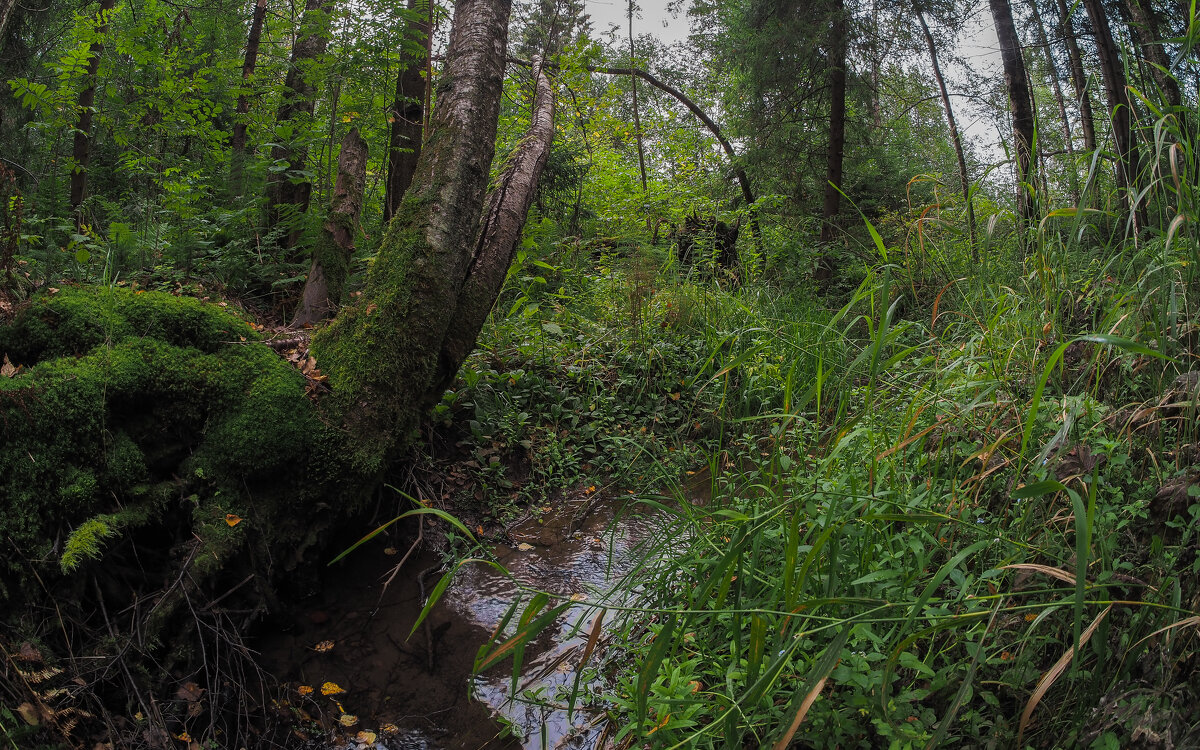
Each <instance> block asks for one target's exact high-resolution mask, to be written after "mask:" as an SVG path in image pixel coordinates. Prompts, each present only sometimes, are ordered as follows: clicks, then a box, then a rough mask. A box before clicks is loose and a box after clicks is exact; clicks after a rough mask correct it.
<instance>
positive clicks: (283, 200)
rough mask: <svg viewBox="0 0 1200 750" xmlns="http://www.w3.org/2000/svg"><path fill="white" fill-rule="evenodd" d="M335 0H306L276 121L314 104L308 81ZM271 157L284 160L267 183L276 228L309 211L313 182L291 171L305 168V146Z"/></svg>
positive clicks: (307, 113)
mask: <svg viewBox="0 0 1200 750" xmlns="http://www.w3.org/2000/svg"><path fill="white" fill-rule="evenodd" d="M334 2H335V0H307V2H306V3H305V6H304V17H303V18H302V19H301V21H300V34H299V36H298V38H297V39H296V44H295V45H294V46H293V47H292V56H291V61H290V62H289V64H288V73H287V78H286V79H285V80H284V83H283V102H282V103H281V104H280V105H279V112H278V113H277V114H276V115H275V122H276V123H283V122H290V121H292V120H293V119H301V118H305V117H311V116H312V113H313V107H314V106H315V105H316V94H317V86H316V83H315V82H314V81H313V80H311V76H312V71H311V70H309V68H311V66H312V65H313V64H314V63H315V62H316V60H318V59H319V58H320V57H321V56H322V55H323V54H325V48H326V47H327V46H328V44H329V24H328V21H329V14H330V13H331V12H332V11H333V7H334ZM271 158H272V159H273V160H274V161H275V162H276V163H278V162H281V161H286V162H287V169H286V170H284V171H281V172H272V173H271V178H270V180H269V182H268V184H267V229H268V230H271V229H275V228H276V227H279V226H280V225H281V224H283V223H285V222H286V223H291V222H293V221H294V220H295V219H296V218H297V217H298V216H299V215H300V214H303V213H304V212H305V211H307V210H308V202H309V198H310V197H311V196H312V182H311V181H309V180H307V179H305V180H298V181H295V182H293V181H292V179H291V176H290V175H291V173H293V172H295V171H297V170H301V169H303V168H304V164H305V162H306V161H307V160H308V149H306V148H292V147H291V146H289V145H287V144H278V145H276V146H275V147H273V148H272V149H271ZM297 237H298V235H297V233H296V232H295V231H291V232H289V234H288V238H287V240H286V243H285V244H286V245H287V246H288V247H292V246H294V244H295V242H296V239H297Z"/></svg>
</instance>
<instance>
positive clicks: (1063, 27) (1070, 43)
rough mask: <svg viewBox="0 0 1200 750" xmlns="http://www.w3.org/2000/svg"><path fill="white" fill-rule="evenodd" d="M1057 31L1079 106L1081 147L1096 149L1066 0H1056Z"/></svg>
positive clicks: (1080, 57)
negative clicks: (1065, 53) (1065, 48)
mask: <svg viewBox="0 0 1200 750" xmlns="http://www.w3.org/2000/svg"><path fill="white" fill-rule="evenodd" d="M1058 17H1059V33H1060V34H1062V38H1063V42H1064V43H1065V44H1066V47H1067V59H1068V60H1069V61H1070V65H1071V85H1072V86H1073V87H1074V88H1075V103H1076V104H1077V105H1078V106H1079V127H1080V128H1082V129H1083V147H1084V149H1085V150H1087V151H1088V153H1091V152H1093V151H1095V150H1096V118H1095V117H1094V116H1093V115H1092V97H1091V95H1089V94H1088V90H1087V75H1086V74H1085V73H1084V70H1083V54H1082V53H1080V51H1079V42H1078V41H1077V40H1076V37H1075V24H1074V23H1073V22H1072V21H1071V11H1070V9H1068V8H1067V3H1066V0H1058Z"/></svg>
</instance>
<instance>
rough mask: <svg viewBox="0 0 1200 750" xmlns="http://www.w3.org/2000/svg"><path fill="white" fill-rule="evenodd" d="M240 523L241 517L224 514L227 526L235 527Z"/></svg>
mask: <svg viewBox="0 0 1200 750" xmlns="http://www.w3.org/2000/svg"><path fill="white" fill-rule="evenodd" d="M241 522H242V517H241V516H239V515H237V514H235V513H226V514H225V523H227V524H229V525H230V526H237V525H238V524H239V523H241Z"/></svg>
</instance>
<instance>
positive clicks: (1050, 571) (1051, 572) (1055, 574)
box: [1000, 563, 1075, 586]
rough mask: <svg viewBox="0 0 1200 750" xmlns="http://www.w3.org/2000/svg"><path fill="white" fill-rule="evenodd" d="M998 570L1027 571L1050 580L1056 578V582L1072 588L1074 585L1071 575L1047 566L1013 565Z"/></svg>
mask: <svg viewBox="0 0 1200 750" xmlns="http://www.w3.org/2000/svg"><path fill="white" fill-rule="evenodd" d="M1000 570H1028V571H1032V572H1034V573H1042V574H1044V575H1048V576H1050V577H1051V578H1057V579H1058V580H1060V581H1062V582H1064V583H1069V584H1071V585H1072V586H1074V585H1075V576H1073V575H1071V574H1070V573H1068V572H1067V571H1065V570H1062V569H1061V568H1052V567H1050V566H1049V565H1038V564H1036V563H1013V564H1012V565H1001V566H1000Z"/></svg>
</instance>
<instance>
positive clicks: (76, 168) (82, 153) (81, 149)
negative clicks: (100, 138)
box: [70, 0, 116, 222]
mask: <svg viewBox="0 0 1200 750" xmlns="http://www.w3.org/2000/svg"><path fill="white" fill-rule="evenodd" d="M115 5H116V0H100V7H99V9H97V10H96V15H95V16H94V18H93V20H92V32H93V33H92V41H91V43H90V44H89V46H88V66H87V70H86V72H85V73H84V81H85V85H84V89H83V91H80V92H79V100H78V102H77V104H76V108H77V109H78V111H79V119H78V120H77V121H76V123H75V136H74V139H73V140H74V143H73V145H72V148H71V160H72V162H73V164H72V172H71V194H70V203H71V211H72V213H74V214H75V221H76V222H82V221H83V217H82V215H81V214H80V207H81V206H82V205H83V198H84V194H85V191H86V190H87V174H88V162H89V161H90V159H91V154H92V150H91V148H92V114H93V113H94V109H93V106H94V105H95V103H96V83H97V82H96V74H97V73H98V72H99V71H100V58H101V57H102V56H103V55H104V37H105V35H107V34H108V21H109V16H110V15H111V14H112V10H113V7H114V6H115Z"/></svg>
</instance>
